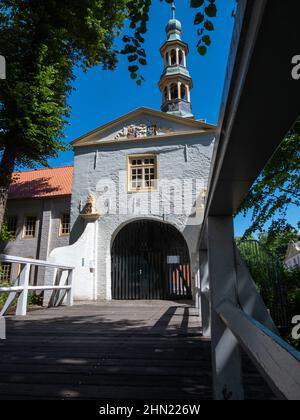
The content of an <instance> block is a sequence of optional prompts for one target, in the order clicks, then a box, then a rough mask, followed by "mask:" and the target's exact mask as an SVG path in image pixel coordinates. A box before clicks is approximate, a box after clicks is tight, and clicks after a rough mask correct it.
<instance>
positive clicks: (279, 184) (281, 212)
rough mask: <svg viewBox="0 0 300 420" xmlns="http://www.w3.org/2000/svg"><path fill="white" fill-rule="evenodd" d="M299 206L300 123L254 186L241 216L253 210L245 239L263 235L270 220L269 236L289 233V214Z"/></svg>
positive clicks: (244, 204)
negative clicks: (253, 235) (291, 207)
mask: <svg viewBox="0 0 300 420" xmlns="http://www.w3.org/2000/svg"><path fill="white" fill-rule="evenodd" d="M292 205H294V206H297V207H299V206H300V120H299V121H298V122H297V123H296V124H295V126H294V128H293V129H292V130H291V132H290V133H289V134H288V136H287V137H286V139H285V140H284V141H283V142H282V144H281V145H280V147H279V148H278V150H277V151H276V153H275V154H274V156H273V157H272V159H271V160H270V162H269V163H268V164H267V166H266V168H265V169H264V171H263V173H262V174H261V176H260V177H259V178H258V180H257V181H256V182H255V184H254V185H253V186H252V188H251V190H250V191H249V194H248V197H247V198H246V200H245V201H244V203H243V204H242V207H241V209H240V213H242V214H244V215H246V214H247V213H248V212H249V211H252V224H251V226H250V227H249V229H247V231H246V232H245V237H247V236H249V235H251V234H253V233H254V232H257V231H258V232H263V230H264V228H265V225H266V223H267V222H269V221H271V226H270V237H271V236H274V235H275V234H276V232H282V233H284V232H288V231H289V230H291V226H289V225H288V223H287V217H286V215H287V211H288V209H289V208H290V206H292Z"/></svg>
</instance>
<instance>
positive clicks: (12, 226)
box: [5, 216, 18, 237]
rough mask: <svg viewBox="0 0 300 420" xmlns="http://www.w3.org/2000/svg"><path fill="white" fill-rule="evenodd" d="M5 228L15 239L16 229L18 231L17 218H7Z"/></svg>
mask: <svg viewBox="0 0 300 420" xmlns="http://www.w3.org/2000/svg"><path fill="white" fill-rule="evenodd" d="M5 224H6V227H7V230H8V232H9V233H10V234H11V235H12V236H14V237H16V236H17V229H18V216H8V217H7V218H6V222H5Z"/></svg>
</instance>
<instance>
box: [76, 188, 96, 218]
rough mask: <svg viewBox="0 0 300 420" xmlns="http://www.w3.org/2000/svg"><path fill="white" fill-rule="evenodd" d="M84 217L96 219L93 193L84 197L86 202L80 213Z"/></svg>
mask: <svg viewBox="0 0 300 420" xmlns="http://www.w3.org/2000/svg"><path fill="white" fill-rule="evenodd" d="M80 215H81V217H82V218H84V219H95V220H96V219H98V218H99V216H100V215H99V213H98V212H97V209H96V198H95V196H94V195H93V194H91V193H90V194H89V195H88V196H87V199H86V204H85V206H84V208H83V209H82V211H81V213H80Z"/></svg>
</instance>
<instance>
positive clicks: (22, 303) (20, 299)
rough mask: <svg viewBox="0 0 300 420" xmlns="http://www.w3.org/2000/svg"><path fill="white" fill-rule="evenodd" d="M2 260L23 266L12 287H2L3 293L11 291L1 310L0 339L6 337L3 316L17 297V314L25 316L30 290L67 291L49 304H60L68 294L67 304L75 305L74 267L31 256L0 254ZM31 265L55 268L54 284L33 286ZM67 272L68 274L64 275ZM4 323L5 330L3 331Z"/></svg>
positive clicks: (0, 260) (0, 290) (0, 288)
mask: <svg viewBox="0 0 300 420" xmlns="http://www.w3.org/2000/svg"><path fill="white" fill-rule="evenodd" d="M0 262H2V263H3V262H5V263H10V264H13V263H15V264H19V265H20V266H21V270H20V274H19V276H18V278H17V280H16V282H15V284H14V285H13V286H11V287H0V294H1V293H9V295H8V297H7V300H6V302H5V304H4V306H3V308H2V310H1V312H0V330H1V331H0V339H4V338H5V318H4V317H3V316H4V315H5V314H6V313H7V311H8V309H9V308H10V307H11V305H12V303H13V302H14V300H15V299H16V298H17V307H16V315H17V316H25V315H26V314H27V299H28V292H29V291H53V292H56V293H57V292H60V291H62V292H65V294H63V296H60V294H58V295H56V296H55V297H54V298H53V299H52V302H51V304H50V305H49V306H58V305H60V304H61V303H62V302H63V301H64V299H65V296H66V304H67V305H69V306H72V305H73V284H72V276H73V271H74V267H70V266H64V265H59V264H53V263H50V262H47V261H41V260H34V259H30V258H22V257H15V256H10V255H3V254H0ZM31 266H36V267H45V268H53V269H54V275H53V284H52V285H37V286H31V285H30V284H29V276H30V268H31ZM63 273H66V276H63ZM3 325H4V331H3Z"/></svg>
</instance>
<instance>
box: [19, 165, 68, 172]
mask: <svg viewBox="0 0 300 420" xmlns="http://www.w3.org/2000/svg"><path fill="white" fill-rule="evenodd" d="M63 168H74V165H63V166H55V167H54V168H40V169H25V170H22V171H14V172H13V173H14V174H20V173H29V172H40V171H52V170H55V169H63Z"/></svg>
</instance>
